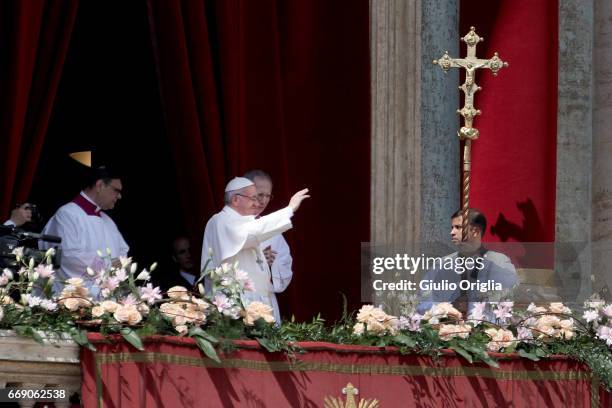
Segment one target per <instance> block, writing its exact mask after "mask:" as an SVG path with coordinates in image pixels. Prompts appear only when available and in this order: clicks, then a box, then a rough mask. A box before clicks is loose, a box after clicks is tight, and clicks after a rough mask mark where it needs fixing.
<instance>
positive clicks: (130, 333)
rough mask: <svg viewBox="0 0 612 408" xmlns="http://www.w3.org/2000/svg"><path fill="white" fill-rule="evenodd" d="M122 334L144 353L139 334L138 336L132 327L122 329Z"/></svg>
mask: <svg viewBox="0 0 612 408" xmlns="http://www.w3.org/2000/svg"><path fill="white" fill-rule="evenodd" d="M120 333H121V335H122V336H123V338H124V339H125V340H126V341H127V342H128V343H130V344H131V345H132V346H134V347H136V348H137V349H138V350H140V351H144V347H143V346H142V340H140V336H138V334H136V332H135V331H134V330H132V328H131V327H122V328H121V331H120Z"/></svg>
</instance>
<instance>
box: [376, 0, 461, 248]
mask: <svg viewBox="0 0 612 408" xmlns="http://www.w3.org/2000/svg"><path fill="white" fill-rule="evenodd" d="M370 27H371V89H372V106H371V118H372V155H371V159H372V163H371V166H372V175H371V185H372V192H371V233H370V241H371V242H372V243H375V244H391V243H394V244H399V245H403V244H406V243H411V242H420V241H421V242H422V241H427V240H433V239H440V238H441V237H443V239H444V240H446V234H445V232H446V228H445V227H446V225H447V224H448V217H449V215H450V214H451V213H452V212H453V211H454V209H455V208H456V207H457V205H458V202H459V191H458V190H459V188H458V186H459V183H458V173H457V169H458V168H459V146H458V141H457V140H456V138H453V135H454V133H455V132H456V129H457V123H458V120H457V116H456V113H455V110H456V109H457V106H458V101H459V96H458V90H457V84H458V78H457V75H458V74H457V73H453V74H449V75H450V77H447V78H445V80H441V76H442V77H443V76H444V75H443V73H442V72H441V71H440V69H439V68H438V67H435V66H434V65H433V64H432V61H433V59H435V58H438V57H440V55H442V53H443V52H444V50H448V51H449V52H451V53H453V54H456V53H457V52H458V50H457V47H458V41H459V40H458V30H457V27H458V3H457V1H456V0H451V1H444V2H439V1H434V0H371V1H370Z"/></svg>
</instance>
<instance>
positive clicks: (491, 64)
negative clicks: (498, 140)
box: [433, 27, 508, 240]
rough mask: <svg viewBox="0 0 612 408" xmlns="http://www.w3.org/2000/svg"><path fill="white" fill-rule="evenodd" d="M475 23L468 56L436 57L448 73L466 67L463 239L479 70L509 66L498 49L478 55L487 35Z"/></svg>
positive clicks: (468, 36) (475, 135)
mask: <svg viewBox="0 0 612 408" xmlns="http://www.w3.org/2000/svg"><path fill="white" fill-rule="evenodd" d="M474 30H475V29H474V27H470V32H469V33H467V34H466V35H465V37H463V38H461V41H463V42H464V43H466V44H467V56H466V57H465V58H451V57H450V56H449V55H448V51H445V52H444V55H443V56H442V58H440V59H438V60H434V62H433V63H434V64H437V65H439V66H440V68H442V69H443V70H444V73H447V72H448V70H449V69H451V68H464V69H465V82H464V83H463V85H461V86H460V87H459V89H461V90H462V91H463V93H464V94H465V103H464V105H463V108H462V109H458V110H457V113H459V114H460V115H461V116H463V120H464V125H463V126H462V127H461V129H459V131H458V132H457V135H458V136H459V139H460V140H463V141H465V143H464V145H463V178H462V181H461V218H462V228H463V239H464V240H465V239H466V237H467V225H468V209H469V207H470V169H471V156H472V140H476V139H478V135H479V133H478V129H476V128H475V127H473V126H472V123H473V121H474V117H475V116H476V115H480V114H481V111H480V110H477V109H476V108H474V94H475V93H476V92H477V91H480V90H481V89H482V88H481V87H479V86H478V85H476V82H475V79H476V70H477V69H479V68H489V69H490V70H491V71H492V72H493V75H495V76H497V72H498V71H499V70H500V69H502V68H503V67H507V66H508V63H507V62H504V61H502V60H501V59H500V58H499V56H498V55H497V53H494V54H493V58H491V59H488V60H487V59H479V58H476V45H477V44H478V43H479V42H481V41H484V38H482V37H479V36H478V34H476V32H475V31H474Z"/></svg>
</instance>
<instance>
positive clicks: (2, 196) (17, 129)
mask: <svg viewBox="0 0 612 408" xmlns="http://www.w3.org/2000/svg"><path fill="white" fill-rule="evenodd" d="M77 6H78V0H54V1H44V0H23V1H3V2H1V3H0V122H1V123H2V126H1V129H2V135H1V137H0V175H1V177H0V217H4V216H5V214H8V212H9V210H10V208H11V206H12V205H13V204H15V203H16V202H24V201H26V200H27V198H28V195H29V193H30V188H31V186H32V180H33V178H34V173H35V171H36V164H37V162H38V159H39V157H40V152H41V149H42V146H43V141H44V137H45V132H46V130H47V125H48V123H49V117H50V114H51V109H52V107H53V101H54V98H55V95H56V91H57V86H58V83H59V79H60V76H61V72H62V67H63V65H64V59H65V57H66V51H67V49H68V43H69V40H70V34H71V32H72V28H73V25H74V19H75V15H76V10H77ZM3 221H4V219H2V220H1V221H0V222H3Z"/></svg>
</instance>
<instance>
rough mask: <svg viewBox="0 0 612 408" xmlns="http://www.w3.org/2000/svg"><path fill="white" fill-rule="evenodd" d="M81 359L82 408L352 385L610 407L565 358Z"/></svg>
mask: <svg viewBox="0 0 612 408" xmlns="http://www.w3.org/2000/svg"><path fill="white" fill-rule="evenodd" d="M90 340H91V341H92V342H94V343H95V344H96V347H97V351H96V352H91V351H88V350H86V349H83V352H82V358H81V364H82V371H83V386H82V397H83V402H84V404H85V406H86V407H95V406H104V407H119V406H122V407H137V406H138V407H140V406H183V407H190V406H206V407H322V406H323V401H324V398H325V397H326V396H332V397H342V399H343V400H344V397H343V396H342V392H341V391H342V388H343V387H346V385H347V384H348V383H349V382H350V383H352V384H353V385H354V386H355V387H357V388H358V389H359V397H360V398H365V399H370V398H376V399H378V400H379V401H380V404H381V405H380V406H381V407H451V406H469V407H487V406H496V407H503V406H508V407H510V406H512V407H544V406H549V407H550V406H566V407H570V406H571V407H591V406H608V405H609V403H610V395H609V394H608V393H606V392H604V391H603V389H601V388H600V387H599V385H598V383H597V382H596V381H593V380H592V379H591V375H590V372H589V370H588V368H587V367H585V366H584V365H582V364H580V363H578V362H576V361H573V360H569V359H566V358H553V359H550V360H545V361H539V362H532V361H529V360H525V359H520V358H518V357H516V356H514V357H510V358H508V359H505V360H500V368H499V369H494V368H489V367H488V366H486V365H484V364H473V365H472V364H468V363H467V362H466V361H465V360H463V359H461V358H459V357H456V356H455V355H454V354H453V353H451V352H448V353H445V355H444V356H442V357H441V358H440V359H439V360H437V361H435V360H432V359H431V358H430V357H427V356H417V355H406V356H402V355H400V354H399V353H397V350H395V349H392V348H388V349H381V348H376V347H360V346H339V345H334V344H329V343H301V344H300V345H301V346H302V347H304V348H305V349H307V350H308V352H307V353H305V354H300V355H298V356H297V358H296V359H295V360H292V359H289V358H287V357H286V356H285V355H283V354H281V353H274V354H271V353H266V352H264V351H263V350H262V349H260V348H259V347H258V345H257V343H256V342H254V341H240V342H237V344H238V346H239V349H238V350H237V351H235V352H233V353H231V354H230V355H226V356H223V358H222V362H223V364H222V366H219V365H217V364H216V363H214V362H212V361H210V360H208V359H206V358H202V357H201V353H200V351H199V349H198V348H197V347H196V346H195V345H194V343H193V341H192V340H191V339H183V338H176V337H163V336H157V337H152V338H150V339H148V340H147V342H146V351H144V352H138V351H136V350H134V349H133V348H132V347H130V346H128V345H127V344H126V343H123V342H121V341H119V342H118V343H109V342H103V340H102V338H101V336H100V335H97V334H92V335H90Z"/></svg>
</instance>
